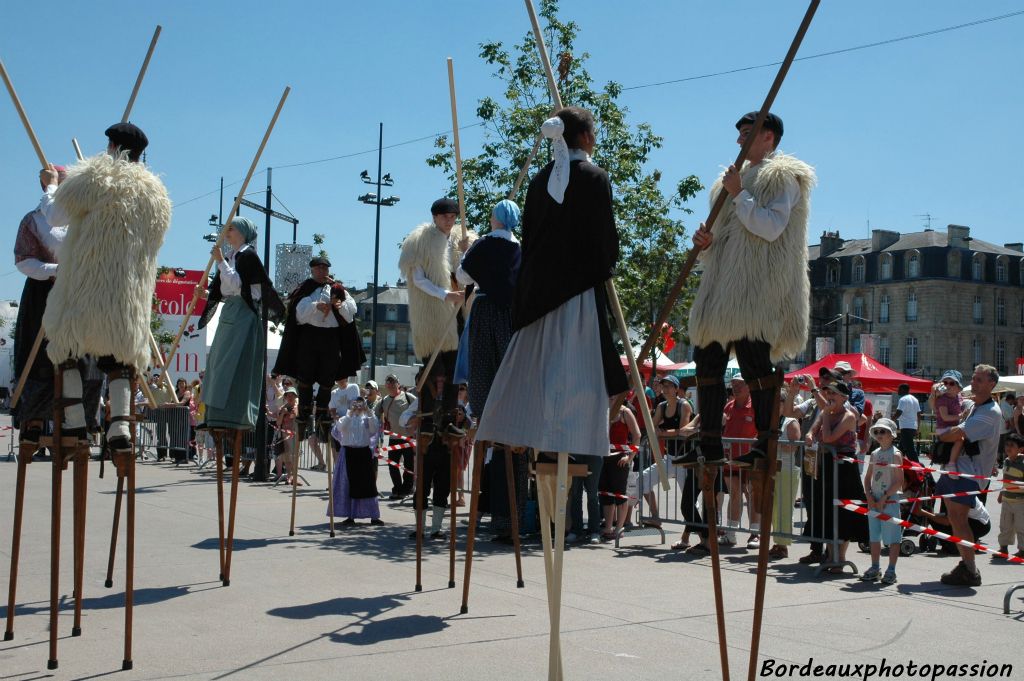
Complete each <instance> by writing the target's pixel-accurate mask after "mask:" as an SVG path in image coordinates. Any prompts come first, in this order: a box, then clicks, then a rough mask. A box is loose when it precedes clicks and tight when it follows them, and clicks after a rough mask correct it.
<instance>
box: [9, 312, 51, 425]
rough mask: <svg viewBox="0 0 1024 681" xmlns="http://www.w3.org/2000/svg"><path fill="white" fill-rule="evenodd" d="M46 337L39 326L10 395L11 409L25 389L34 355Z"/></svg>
mask: <svg viewBox="0 0 1024 681" xmlns="http://www.w3.org/2000/svg"><path fill="white" fill-rule="evenodd" d="M44 338H46V332H45V331H44V330H43V327H42V326H40V327H39V333H37V334H36V339H35V341H34V342H33V343H32V350H31V352H29V353H28V360H26V362H25V368H24V369H22V370H21V376H19V377H18V385H16V386H14V394H13V395H12V396H11V409H14V408H15V407H16V406H18V400H20V399H21V393H22V391H23V390H25V382H26V381H27V380H28V374H29V371H31V369H32V365H33V364H34V363H35V361H36V355H38V354H39V348H40V347H42V345H43V339H44Z"/></svg>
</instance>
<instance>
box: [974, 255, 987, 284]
mask: <svg viewBox="0 0 1024 681" xmlns="http://www.w3.org/2000/svg"><path fill="white" fill-rule="evenodd" d="M984 278H985V256H984V255H982V254H981V253H977V254H975V256H974V259H973V260H972V261H971V279H974V281H981V280H982V279H984Z"/></svg>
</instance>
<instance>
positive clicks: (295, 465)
mask: <svg viewBox="0 0 1024 681" xmlns="http://www.w3.org/2000/svg"><path fill="white" fill-rule="evenodd" d="M297 424H298V425H297V427H296V429H295V430H296V431H297V432H296V433H295V435H294V437H293V439H292V454H291V459H290V460H289V462H288V473H289V475H291V476H292V517H291V521H290V523H289V525H288V536H289V537H294V536H295V497H296V495H297V494H298V490H299V440H300V439H301V438H302V434H303V433H305V431H306V424H305V423H303V422H301V421H298V422H297Z"/></svg>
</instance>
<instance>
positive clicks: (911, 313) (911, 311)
mask: <svg viewBox="0 0 1024 681" xmlns="http://www.w3.org/2000/svg"><path fill="white" fill-rule="evenodd" d="M907 321H908V322H916V321H917V294H916V293H914V292H913V291H911V292H910V295H908V296H907Z"/></svg>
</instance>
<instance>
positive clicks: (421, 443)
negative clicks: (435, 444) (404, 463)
mask: <svg viewBox="0 0 1024 681" xmlns="http://www.w3.org/2000/svg"><path fill="white" fill-rule="evenodd" d="M429 437H430V436H429V435H428V436H426V437H423V436H421V435H420V434H419V433H418V432H417V435H416V449H415V452H416V453H415V457H416V458H415V463H414V464H413V471H414V473H413V475H415V477H416V497H415V501H413V508H414V510H415V512H416V587H415V589H416V591H423V532H424V531H425V528H424V527H423V523H424V521H425V520H426V518H424V514H425V513H426V511H425V510H424V509H425V508H426V504H425V503H424V502H425V499H424V496H425V495H424V490H423V469H424V466H423V457H424V456H425V455H426V453H427V452H426V449H427V447H429V446H430V444H429V443H430V439H429Z"/></svg>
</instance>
